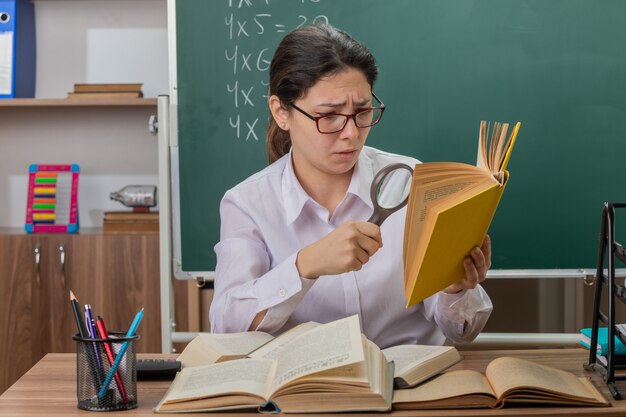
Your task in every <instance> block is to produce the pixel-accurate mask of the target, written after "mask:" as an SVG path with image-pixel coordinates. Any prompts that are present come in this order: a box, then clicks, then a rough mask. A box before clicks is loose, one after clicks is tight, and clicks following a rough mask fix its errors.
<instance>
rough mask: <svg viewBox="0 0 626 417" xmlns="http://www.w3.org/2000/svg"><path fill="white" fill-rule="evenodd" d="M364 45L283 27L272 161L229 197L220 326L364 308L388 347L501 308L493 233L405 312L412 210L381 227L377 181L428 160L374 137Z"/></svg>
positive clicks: (373, 100)
mask: <svg viewBox="0 0 626 417" xmlns="http://www.w3.org/2000/svg"><path fill="white" fill-rule="evenodd" d="M377 75H378V69H377V67H376V62H375V60H374V57H373V56H372V54H371V53H370V52H369V50H368V49H367V48H366V47H365V46H363V45H362V44H360V43H359V42H357V41H356V40H354V39H353V38H352V37H350V36H349V35H348V34H347V33H345V32H343V31H340V30H338V29H336V28H333V27H331V26H317V25H315V26H308V27H303V28H300V29H297V30H295V31H293V32H291V33H290V34H288V35H287V36H286V37H285V38H284V39H283V40H282V42H281V43H280V45H279V46H278V49H277V50H276V53H275V54H274V57H273V59H272V63H271V66H270V87H269V90H270V91H269V92H270V99H269V108H270V111H271V115H272V117H271V120H270V124H269V127H268V137H267V149H268V155H269V161H270V165H269V166H268V167H267V168H265V169H264V170H262V171H260V172H258V173H256V174H255V175H253V176H251V177H250V178H248V179H246V180H245V181H243V182H242V183H241V184H239V185H237V186H236V187H234V188H233V189H231V190H229V191H228V192H227V193H226V195H225V196H224V198H223V200H222V202H221V207H220V214H221V221H222V224H221V241H220V242H219V243H218V244H217V245H216V246H215V252H216V254H217V267H216V277H215V295H214V299H213V302H212V305H211V311H210V319H211V326H212V331H213V332H242V331H246V330H261V331H265V332H269V333H280V332H282V331H284V330H287V329H289V328H291V327H293V326H294V325H296V324H298V323H301V322H305V321H311V320H313V321H317V322H321V323H325V322H328V321H332V320H336V319H339V318H342V317H346V316H349V315H352V314H358V315H359V318H360V320H361V326H362V330H363V332H364V333H365V335H366V336H367V337H368V338H369V339H370V340H372V341H374V342H375V343H376V344H378V345H379V346H380V347H381V348H385V347H388V346H392V345H397V344H415V343H418V344H442V343H443V342H444V341H445V338H446V337H448V338H450V339H452V340H453V341H458V342H460V341H470V340H472V339H473V338H475V337H476V335H477V334H478V333H479V332H480V331H481V330H482V328H483V327H484V325H485V323H486V322H487V319H488V318H489V315H490V313H491V310H492V305H491V301H490V299H489V297H488V296H487V294H486V293H485V291H484V290H483V289H482V287H481V286H480V285H479V283H480V282H482V281H484V280H485V277H486V274H487V270H488V269H489V267H490V264H491V243H490V241H489V238H488V237H487V238H485V241H484V242H483V244H482V247H481V248H478V247H476V248H474V249H473V250H472V252H471V255H470V256H468V257H467V258H466V259H465V272H466V274H465V276H464V277H459V281H458V282H457V283H455V284H453V285H451V286H450V287H448V288H446V289H445V290H444V291H441V292H439V293H438V294H435V295H433V296H431V297H429V298H428V299H426V300H424V301H423V302H421V303H419V304H417V305H415V306H412V307H410V308H406V307H405V306H406V300H405V298H404V292H403V286H404V278H403V277H404V274H403V267H402V241H403V236H404V219H405V215H406V209H403V210H400V211H398V212H396V213H394V214H393V215H391V216H390V217H389V218H388V219H387V220H385V222H384V223H383V224H382V226H381V227H380V228H379V227H378V226H376V225H375V224H372V223H368V222H366V220H367V219H368V218H369V217H370V215H371V214H372V211H373V206H372V203H371V201H370V193H369V189H370V184H371V182H372V180H373V178H374V175H375V174H376V173H377V172H378V171H379V170H380V169H382V168H383V167H384V166H386V165H389V164H390V163H394V162H404V163H407V164H409V165H410V166H413V165H415V164H416V163H419V161H417V160H415V159H412V158H408V157H403V156H400V155H394V154H390V153H386V152H383V151H380V150H377V149H373V148H370V147H366V146H364V145H365V141H366V139H367V136H368V134H369V132H370V129H371V128H372V127H373V126H374V125H376V124H377V123H378V122H379V121H380V119H381V117H382V115H383V112H384V104H383V103H382V102H381V100H380V99H379V98H378V97H377V96H376V95H375V93H374V83H375V81H376V77H377Z"/></svg>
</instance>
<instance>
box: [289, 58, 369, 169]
mask: <svg viewBox="0 0 626 417" xmlns="http://www.w3.org/2000/svg"><path fill="white" fill-rule="evenodd" d="M295 105H296V106H298V107H299V108H300V109H302V110H304V111H305V112H307V113H308V114H310V115H311V116H314V117H316V116H323V115H328V114H329V113H342V114H353V113H355V112H357V111H359V110H361V109H364V108H367V107H371V106H372V91H371V87H370V85H369V83H368V82H367V78H365V75H364V74H363V73H362V72H361V71H359V70H356V69H353V68H350V69H347V70H345V71H342V72H339V73H337V74H334V75H332V76H329V77H325V78H323V79H321V80H320V81H318V82H317V83H316V84H315V85H314V86H313V87H311V88H310V89H309V90H308V91H307V93H306V95H305V96H304V97H303V98H301V99H299V100H297V101H296V102H295ZM279 125H280V123H279ZM286 129H288V130H289V134H290V136H291V143H292V154H293V162H294V167H295V169H296V174H298V176H299V177H301V176H305V177H307V178H310V177H311V176H313V178H323V177H326V176H333V175H351V174H352V169H353V168H354V165H355V164H356V162H357V160H358V158H359V153H360V152H361V149H362V148H363V145H364V144H365V140H366V138H367V135H368V133H369V131H370V128H369V127H368V128H358V127H356V125H355V124H354V120H353V119H349V120H348V123H347V124H346V126H345V127H344V129H343V130H342V131H340V132H337V133H332V134H323V133H320V132H319V131H318V130H317V126H316V123H315V121H313V120H311V119H309V118H308V117H306V116H305V115H304V114H302V113H300V112H298V111H296V110H295V109H290V111H289V112H288V114H287V115H286Z"/></svg>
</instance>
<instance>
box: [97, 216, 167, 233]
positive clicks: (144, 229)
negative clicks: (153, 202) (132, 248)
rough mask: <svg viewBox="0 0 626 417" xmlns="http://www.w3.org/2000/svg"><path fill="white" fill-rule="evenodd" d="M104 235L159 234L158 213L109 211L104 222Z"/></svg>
mask: <svg viewBox="0 0 626 417" xmlns="http://www.w3.org/2000/svg"><path fill="white" fill-rule="evenodd" d="M102 229H103V232H104V233H158V232H159V213H158V212H145V213H141V212H132V211H107V212H105V213H104V219H103V221H102Z"/></svg>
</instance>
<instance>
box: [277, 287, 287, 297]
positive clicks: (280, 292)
mask: <svg viewBox="0 0 626 417" xmlns="http://www.w3.org/2000/svg"><path fill="white" fill-rule="evenodd" d="M285 294H286V292H285V290H284V289H282V288H281V289H280V290H278V295H280V296H281V297H282V298H285Z"/></svg>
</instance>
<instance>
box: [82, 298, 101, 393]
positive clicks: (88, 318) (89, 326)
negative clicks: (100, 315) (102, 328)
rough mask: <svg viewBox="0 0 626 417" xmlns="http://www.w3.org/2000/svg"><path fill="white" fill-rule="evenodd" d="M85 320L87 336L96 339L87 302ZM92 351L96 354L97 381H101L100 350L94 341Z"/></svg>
mask: <svg viewBox="0 0 626 417" xmlns="http://www.w3.org/2000/svg"><path fill="white" fill-rule="evenodd" d="M85 322H86V323H87V332H88V333H89V338H90V339H96V338H97V334H96V328H95V327H94V324H93V317H92V314H91V306H90V305H89V304H85ZM93 352H94V354H95V355H96V362H97V363H98V382H102V380H104V368H103V367H102V360H101V359H100V352H99V351H98V345H97V344H96V343H93Z"/></svg>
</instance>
